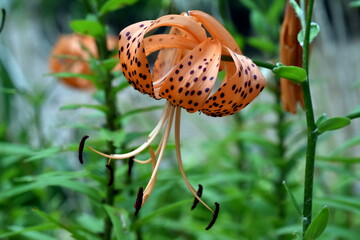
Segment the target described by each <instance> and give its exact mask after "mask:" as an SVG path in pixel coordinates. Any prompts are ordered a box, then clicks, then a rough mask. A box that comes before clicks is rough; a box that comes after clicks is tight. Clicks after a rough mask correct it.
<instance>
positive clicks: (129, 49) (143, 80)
mask: <svg viewBox="0 0 360 240" xmlns="http://www.w3.org/2000/svg"><path fill="white" fill-rule="evenodd" d="M152 22H153V21H143V22H139V23H135V24H132V25H130V26H128V27H126V28H125V29H123V30H122V31H121V32H120V34H119V58H120V62H121V69H122V71H123V73H124V76H125V77H126V79H127V80H128V82H129V83H130V84H131V85H132V86H133V87H134V88H135V89H136V90H138V91H140V92H142V93H146V94H149V95H150V96H152V97H153V96H154V89H153V85H152V79H151V75H150V68H149V64H148V60H147V58H146V54H145V47H144V43H143V38H144V34H145V33H146V30H147V28H148V27H149V26H150V25H151V24H152Z"/></svg>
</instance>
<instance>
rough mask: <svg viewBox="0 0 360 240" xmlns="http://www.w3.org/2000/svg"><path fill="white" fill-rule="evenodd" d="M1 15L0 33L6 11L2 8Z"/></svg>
mask: <svg viewBox="0 0 360 240" xmlns="http://www.w3.org/2000/svg"><path fill="white" fill-rule="evenodd" d="M1 15H2V17H1V22H0V33H1V31H2V30H3V28H4V25H5V18H6V11H5V9H4V8H2V9H1Z"/></svg>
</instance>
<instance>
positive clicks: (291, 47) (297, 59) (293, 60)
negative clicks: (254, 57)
mask: <svg viewBox="0 0 360 240" xmlns="http://www.w3.org/2000/svg"><path fill="white" fill-rule="evenodd" d="M297 2H299V1H298V0H297ZM300 30H301V23H300V20H299V18H298V17H297V16H296V13H295V10H294V9H293V8H292V6H291V5H290V3H289V2H287V3H286V10H285V16H284V20H283V24H282V27H281V32H280V62H281V63H283V64H285V65H289V66H297V67H301V66H302V47H301V46H300V44H299V41H298V38H297V35H298V33H299V32H300ZM280 88H281V102H282V105H283V108H284V109H285V110H286V111H288V112H291V113H296V105H297V103H300V105H301V106H302V107H304V98H303V94H302V90H301V86H300V85H299V84H296V83H294V82H291V81H289V80H287V79H285V78H281V79H280Z"/></svg>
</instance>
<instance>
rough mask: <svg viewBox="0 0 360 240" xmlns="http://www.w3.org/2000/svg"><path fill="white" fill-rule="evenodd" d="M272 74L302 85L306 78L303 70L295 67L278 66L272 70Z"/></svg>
mask: <svg viewBox="0 0 360 240" xmlns="http://www.w3.org/2000/svg"><path fill="white" fill-rule="evenodd" d="M273 73H275V74H276V75H277V76H278V77H281V78H286V79H288V80H290V81H293V82H296V83H302V82H304V81H305V80H306V78H307V75H306V71H305V69H303V68H301V67H295V66H284V65H282V66H278V67H275V68H273Z"/></svg>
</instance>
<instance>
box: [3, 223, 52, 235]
mask: <svg viewBox="0 0 360 240" xmlns="http://www.w3.org/2000/svg"><path fill="white" fill-rule="evenodd" d="M8 228H9V229H10V230H9V231H8V232H6V233H1V234H0V239H4V238H8V237H12V236H16V235H19V234H23V233H25V232H31V231H44V230H49V229H54V228H56V225H55V224H53V223H50V222H48V223H43V224H39V225H35V226H31V227H26V228H22V227H18V226H10V227H8Z"/></svg>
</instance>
